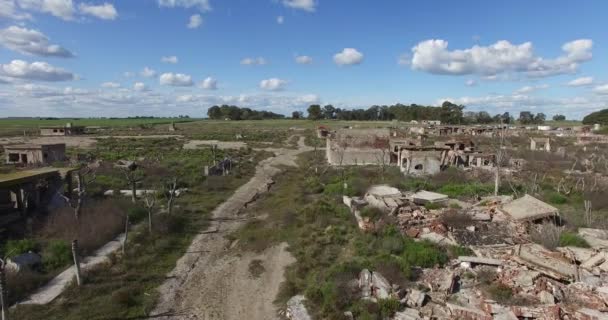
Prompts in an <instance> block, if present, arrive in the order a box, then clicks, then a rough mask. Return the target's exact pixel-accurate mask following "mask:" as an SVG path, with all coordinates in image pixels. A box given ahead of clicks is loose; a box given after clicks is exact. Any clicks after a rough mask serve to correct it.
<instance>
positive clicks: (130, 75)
mask: <svg viewBox="0 0 608 320" xmlns="http://www.w3.org/2000/svg"><path fill="white" fill-rule="evenodd" d="M122 76H123V77H125V78H132V77H134V76H135V73H133V72H131V71H125V72H123V73H122Z"/></svg>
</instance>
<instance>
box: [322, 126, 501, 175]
mask: <svg viewBox="0 0 608 320" xmlns="http://www.w3.org/2000/svg"><path fill="white" fill-rule="evenodd" d="M326 155H327V161H328V163H329V164H331V165H397V166H399V168H400V170H401V172H403V173H404V174H435V173H438V172H439V171H441V170H444V169H445V168H447V167H450V166H454V167H464V168H466V167H472V168H491V167H494V166H495V163H496V156H495V155H494V154H486V153H482V152H477V151H475V145H474V143H473V142H472V141H470V140H463V141H456V140H450V141H443V142H436V143H435V144H434V145H426V146H425V145H423V143H422V140H421V139H419V138H417V139H406V138H398V137H391V134H390V130H389V129H363V130H339V131H337V132H335V133H332V134H330V135H329V136H328V138H327V148H326Z"/></svg>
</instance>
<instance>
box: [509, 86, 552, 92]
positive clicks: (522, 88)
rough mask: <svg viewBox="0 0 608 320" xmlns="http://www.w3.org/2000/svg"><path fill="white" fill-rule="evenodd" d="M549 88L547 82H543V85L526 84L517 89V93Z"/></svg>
mask: <svg viewBox="0 0 608 320" xmlns="http://www.w3.org/2000/svg"><path fill="white" fill-rule="evenodd" d="M547 88H549V85H547V84H541V85H537V86H524V87H521V88H519V89H517V90H515V92H514V93H515V94H527V93H532V92H534V91H538V90H541V89H547Z"/></svg>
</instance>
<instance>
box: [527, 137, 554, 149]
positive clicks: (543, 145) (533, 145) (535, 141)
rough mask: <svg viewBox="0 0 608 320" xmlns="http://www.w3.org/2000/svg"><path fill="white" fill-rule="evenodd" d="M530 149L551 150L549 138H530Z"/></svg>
mask: <svg viewBox="0 0 608 320" xmlns="http://www.w3.org/2000/svg"><path fill="white" fill-rule="evenodd" d="M530 150H538V151H547V152H549V151H551V139H549V138H530Z"/></svg>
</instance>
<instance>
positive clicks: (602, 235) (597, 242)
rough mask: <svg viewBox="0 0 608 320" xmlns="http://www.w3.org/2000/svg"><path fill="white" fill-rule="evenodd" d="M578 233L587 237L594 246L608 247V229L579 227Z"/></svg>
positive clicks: (584, 237)
mask: <svg viewBox="0 0 608 320" xmlns="http://www.w3.org/2000/svg"><path fill="white" fill-rule="evenodd" d="M578 235H579V236H581V237H582V238H583V239H585V240H586V241H587V243H589V245H590V246H591V247H592V248H597V249H602V248H608V230H601V229H590V228H579V229H578Z"/></svg>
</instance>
